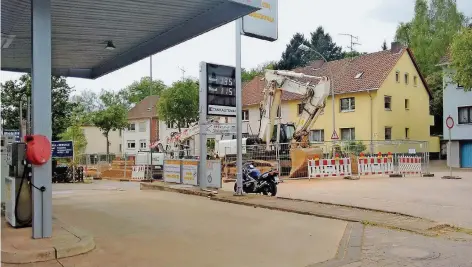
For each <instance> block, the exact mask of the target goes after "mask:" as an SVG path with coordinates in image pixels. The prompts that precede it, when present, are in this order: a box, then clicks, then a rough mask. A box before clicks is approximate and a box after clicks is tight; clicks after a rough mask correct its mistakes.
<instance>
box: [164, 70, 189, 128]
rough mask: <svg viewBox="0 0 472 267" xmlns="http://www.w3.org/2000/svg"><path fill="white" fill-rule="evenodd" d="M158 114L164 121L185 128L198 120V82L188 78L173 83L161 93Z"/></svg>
mask: <svg viewBox="0 0 472 267" xmlns="http://www.w3.org/2000/svg"><path fill="white" fill-rule="evenodd" d="M157 114H158V116H159V119H160V120H162V121H166V122H170V123H173V124H176V125H177V127H178V128H179V132H180V131H181V128H184V127H185V126H186V125H188V124H190V123H194V122H197V121H198V83H197V82H195V81H193V80H190V79H186V80H184V81H178V82H175V83H173V84H172V86H171V87H170V88H167V89H165V90H164V91H162V93H161V97H160V99H159V102H158V105H157Z"/></svg>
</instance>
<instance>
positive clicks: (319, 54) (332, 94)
mask: <svg viewBox="0 0 472 267" xmlns="http://www.w3.org/2000/svg"><path fill="white" fill-rule="evenodd" d="M298 49H299V50H301V51H303V52H313V53H315V54H317V55H318V56H320V57H321V58H322V59H323V60H324V62H325V63H326V64H328V61H327V60H326V58H325V57H324V56H323V55H322V54H321V53H319V52H318V51H316V50H315V49H313V48H311V47H309V46H307V45H304V44H301V45H300V46H298ZM327 67H328V72H329V76H331V77H330V79H329V80H330V86H331V99H332V105H333V133H334V131H336V119H335V115H334V114H335V113H334V112H335V108H334V104H335V101H334V76H333V72H332V71H331V68H330V67H329V65H327ZM333 155H334V154H333Z"/></svg>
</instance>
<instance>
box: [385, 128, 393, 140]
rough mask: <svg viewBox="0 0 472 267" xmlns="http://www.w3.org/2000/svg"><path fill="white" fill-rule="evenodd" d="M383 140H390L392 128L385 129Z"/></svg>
mask: <svg viewBox="0 0 472 267" xmlns="http://www.w3.org/2000/svg"><path fill="white" fill-rule="evenodd" d="M385 140H392V127H385Z"/></svg>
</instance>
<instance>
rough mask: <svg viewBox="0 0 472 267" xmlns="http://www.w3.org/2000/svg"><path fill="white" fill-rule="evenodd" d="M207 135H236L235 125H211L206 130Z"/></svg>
mask: <svg viewBox="0 0 472 267" xmlns="http://www.w3.org/2000/svg"><path fill="white" fill-rule="evenodd" d="M207 133H208V134H233V133H236V123H211V124H210V125H208V128H207Z"/></svg>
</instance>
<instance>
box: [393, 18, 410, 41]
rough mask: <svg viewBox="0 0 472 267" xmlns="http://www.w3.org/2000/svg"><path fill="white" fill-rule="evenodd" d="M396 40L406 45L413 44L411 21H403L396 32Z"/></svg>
mask: <svg viewBox="0 0 472 267" xmlns="http://www.w3.org/2000/svg"><path fill="white" fill-rule="evenodd" d="M395 41H396V42H399V43H401V44H402V45H405V46H410V44H411V22H406V23H404V22H401V23H400V25H398V27H397V31H396V33H395Z"/></svg>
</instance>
